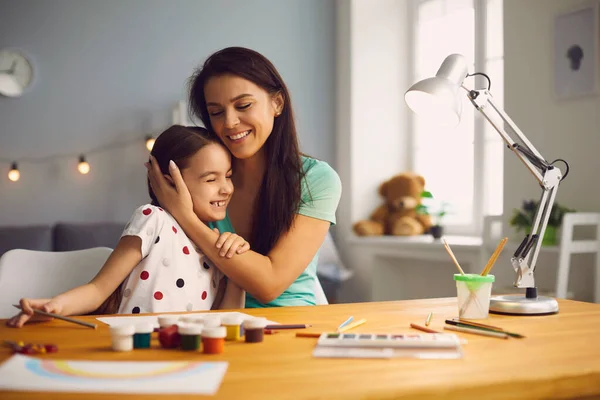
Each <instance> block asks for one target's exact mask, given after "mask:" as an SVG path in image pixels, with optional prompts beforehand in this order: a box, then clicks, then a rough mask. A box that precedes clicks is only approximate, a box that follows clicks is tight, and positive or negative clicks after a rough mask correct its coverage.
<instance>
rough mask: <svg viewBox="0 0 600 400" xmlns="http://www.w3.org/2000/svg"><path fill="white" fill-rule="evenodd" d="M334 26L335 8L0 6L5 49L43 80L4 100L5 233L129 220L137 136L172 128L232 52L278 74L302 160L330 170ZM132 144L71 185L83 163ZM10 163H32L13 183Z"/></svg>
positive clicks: (1, 198)
mask: <svg viewBox="0 0 600 400" xmlns="http://www.w3.org/2000/svg"><path fill="white" fill-rule="evenodd" d="M334 18H335V13H334V2H333V0H285V1H279V0H252V1H246V0H173V1H164V0H101V1H92V0H54V1H45V0H19V1H13V0H0V48H4V47H16V48H20V49H22V50H24V51H26V52H27V53H28V54H29V55H31V57H32V59H33V60H34V63H35V65H36V67H37V68H36V72H37V74H38V77H37V80H36V82H35V84H34V87H33V88H32V90H31V91H29V92H28V93H26V94H25V95H23V96H22V97H21V98H18V99H9V98H5V97H1V96H0V121H1V123H0V226H1V225H9V224H10V225H27V224H43V223H53V222H57V221H62V222H90V221H117V222H124V221H126V220H127V219H129V217H130V215H131V212H132V211H133V210H134V208H135V207H136V206H137V205H139V204H140V203H143V202H145V201H147V199H148V196H147V194H146V182H145V173H146V172H145V168H144V166H143V163H144V161H145V160H146V158H147V154H148V153H147V151H146V149H145V147H144V143H143V138H144V136H145V135H147V134H154V135H156V134H158V133H160V132H161V131H162V130H164V129H165V128H166V127H168V125H169V124H170V123H171V107H172V106H173V105H174V104H175V103H176V102H177V101H178V100H182V99H185V97H186V96H185V81H186V79H187V78H188V77H189V76H190V75H191V73H192V71H193V69H194V68H195V67H196V66H197V65H198V64H199V63H201V62H202V61H204V59H205V58H206V57H207V56H208V55H209V54H210V53H212V52H213V51H215V50H217V49H220V48H223V47H227V46H246V47H250V48H253V49H255V50H257V51H260V52H261V53H263V54H264V55H266V56H267V57H268V58H269V59H270V60H271V61H272V62H273V63H274V64H275V66H276V67H277V68H278V70H279V72H280V73H281V75H282V76H283V78H284V79H285V81H286V83H287V85H288V87H289V89H290V91H291V95H292V99H293V103H294V108H295V112H296V116H297V123H298V132H299V138H300V143H301V150H302V151H304V152H306V153H308V154H310V155H314V156H315V157H318V158H320V159H323V160H325V161H328V162H330V163H331V164H332V165H335V150H334V149H335V147H334V146H335V134H334V127H335V117H334V102H335V100H334V96H335V94H334V90H335V78H334V76H335V75H334V72H335V71H334V66H335V48H334V46H335V43H334V35H335V21H334ZM136 139H139V141H138V142H137V143H133V144H131V145H129V146H126V147H123V148H119V149H115V150H111V151H105V152H101V153H96V154H91V155H89V157H88V161H89V162H90V164H91V168H92V169H91V172H90V174H89V175H87V176H82V175H80V174H79V173H77V171H76V165H77V159H76V157H77V155H78V153H79V152H86V151H88V150H90V149H94V148H97V147H99V146H105V145H111V144H114V143H118V142H121V141H132V140H136ZM62 154H70V155H71V157H65V158H59V159H54V160H51V161H39V162H36V163H33V162H30V161H32V160H31V159H39V158H41V157H48V156H50V157H52V156H58V155H62ZM13 159H16V160H17V161H19V160H24V159H30V160H29V161H28V160H24V161H23V162H21V163H20V165H19V166H20V170H21V180H20V181H19V182H17V183H12V182H10V181H9V180H8V178H7V173H8V170H9V167H10V162H11V161H12V160H13Z"/></svg>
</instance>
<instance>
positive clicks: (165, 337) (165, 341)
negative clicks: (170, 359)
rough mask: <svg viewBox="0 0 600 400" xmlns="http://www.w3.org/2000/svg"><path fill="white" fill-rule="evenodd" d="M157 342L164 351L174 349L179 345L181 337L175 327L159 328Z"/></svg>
mask: <svg viewBox="0 0 600 400" xmlns="http://www.w3.org/2000/svg"><path fill="white" fill-rule="evenodd" d="M158 342H159V343H160V346H161V347H162V348H164V349H175V348H177V347H179V346H180V345H181V335H180V334H179V329H178V327H177V325H170V326H167V327H164V328H160V330H159V331H158Z"/></svg>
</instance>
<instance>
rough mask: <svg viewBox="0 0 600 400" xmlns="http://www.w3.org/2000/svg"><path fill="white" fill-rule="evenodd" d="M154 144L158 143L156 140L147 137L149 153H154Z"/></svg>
mask: <svg viewBox="0 0 600 400" xmlns="http://www.w3.org/2000/svg"><path fill="white" fill-rule="evenodd" d="M154 142H156V139H155V138H153V137H152V136H150V135H148V136H146V148H147V149H148V151H152V148H153V147H154Z"/></svg>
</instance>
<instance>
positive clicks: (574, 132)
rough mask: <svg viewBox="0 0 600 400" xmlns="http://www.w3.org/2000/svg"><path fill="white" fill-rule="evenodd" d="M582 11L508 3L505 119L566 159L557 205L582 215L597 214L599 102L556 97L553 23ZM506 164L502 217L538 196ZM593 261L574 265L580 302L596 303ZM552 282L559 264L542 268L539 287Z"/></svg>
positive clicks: (530, 0)
mask: <svg viewBox="0 0 600 400" xmlns="http://www.w3.org/2000/svg"><path fill="white" fill-rule="evenodd" d="M580 4H585V3H582V2H581V1H579V0H527V1H523V0H504V54H505V64H504V65H505V72H504V77H505V78H504V80H505V88H504V98H505V109H506V111H507V113H508V114H509V115H510V116H511V118H512V119H513V120H514V121H515V123H516V124H517V125H518V126H519V128H521V130H522V131H523V132H524V133H525V135H527V137H528V138H529V139H530V140H531V142H532V143H533V144H534V146H535V147H536V148H537V149H538V150H539V151H540V152H541V154H542V155H543V156H544V157H545V158H546V159H547V160H549V161H552V160H554V159H556V158H564V159H565V160H567V161H568V162H569V165H570V167H571V172H570V173H569V176H568V177H567V179H566V180H565V181H564V182H562V183H561V185H560V187H559V190H558V194H557V201H558V202H559V203H561V204H563V205H566V206H568V207H572V208H575V209H577V210H578V211H594V212H598V211H600V184H599V182H600V179H599V178H598V176H597V173H598V171H600V157H599V156H598V151H599V149H600V95H598V96H593V97H588V98H581V99H575V100H560V101H559V100H557V99H556V98H555V96H554V81H553V22H554V17H555V15H556V14H557V13H559V12H561V11H564V10H568V9H570V8H571V7H577V6H578V5H580ZM599 17H600V16H599ZM599 51H600V49H599ZM599 74H600V72H599ZM504 160H505V161H504V177H505V178H504V210H505V214H507V215H510V213H512V210H513V209H514V208H518V207H520V205H521V202H522V201H523V199H531V198H536V199H537V198H539V195H540V193H541V192H540V190H539V188H538V187H537V185H536V182H535V180H534V178H533V176H531V175H530V174H528V173H527V171H526V170H525V168H524V167H523V165H522V164H521V163H520V162H519V161H518V160H517V159H516V157H515V156H514V154H512V153H510V152H506V153H505V159H504ZM561 168H562V167H561ZM563 171H564V169H563ZM507 218H508V217H507ZM589 261H590V260H589V259H587V260H585V259H581V260H580V259H579V258H576V259H575V261H574V262H573V269H572V271H571V278H570V282H569V284H570V289H571V290H572V291H574V294H575V296H576V297H577V298H578V299H582V300H591V299H592V295H591V291H592V282H593V270H592V269H591V268H590V267H589V265H590V262H589ZM583 265H586V266H585V267H582V266H583ZM555 276H556V269H555V260H552V259H550V260H548V261H547V262H546V263H544V262H543V260H542V262H538V268H537V269H536V277H537V278H538V280H539V281H540V286H542V285H541V283H542V282H543V281H544V280H545V281H546V285H548V284H549V285H553V284H554V277H555Z"/></svg>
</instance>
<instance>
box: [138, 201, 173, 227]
mask: <svg viewBox="0 0 600 400" xmlns="http://www.w3.org/2000/svg"><path fill="white" fill-rule="evenodd" d="M139 221H153V222H163V221H164V222H175V219H174V218H173V217H172V216H171V214H169V213H168V212H167V211H166V210H164V209H163V208H161V207H158V206H154V205H152V204H144V205H142V206H139V207H138V208H137V209H136V210H135V211H134V212H133V215H132V216H131V219H130V220H129V224H128V225H132V224H134V223H136V222H139Z"/></svg>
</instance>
